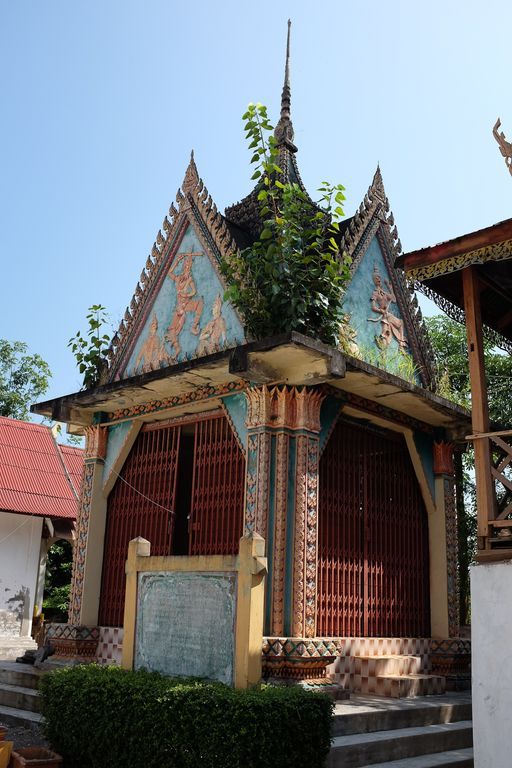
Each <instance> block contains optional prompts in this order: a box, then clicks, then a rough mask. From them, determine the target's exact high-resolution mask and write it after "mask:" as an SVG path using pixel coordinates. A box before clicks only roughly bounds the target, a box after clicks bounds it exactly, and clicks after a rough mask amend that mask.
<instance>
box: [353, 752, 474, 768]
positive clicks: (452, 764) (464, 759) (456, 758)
mask: <svg viewBox="0 0 512 768" xmlns="http://www.w3.org/2000/svg"><path fill="white" fill-rule="evenodd" d="M472 766H473V750H472V749H456V750H451V751H449V752H437V753H436V754H433V755H419V756H418V757H406V758H405V759H404V760H391V762H387V763H373V764H372V765H371V768H472ZM363 768H370V766H363Z"/></svg>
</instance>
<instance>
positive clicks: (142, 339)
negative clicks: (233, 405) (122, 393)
mask: <svg viewBox="0 0 512 768" xmlns="http://www.w3.org/2000/svg"><path fill="white" fill-rule="evenodd" d="M223 296H224V287H223V285H222V284H221V281H220V279H219V277H218V275H217V273H216V271H215V269H214V267H213V264H212V263H211V261H210V259H209V257H208V256H207V255H206V254H205V253H204V251H203V249H202V247H201V244H200V242H199V238H198V237H197V235H196V233H195V231H194V229H193V228H192V227H191V226H189V227H188V229H187V231H186V232H185V235H184V236H183V239H182V241H181V243H180V247H179V249H178V251H177V253H176V254H175V256H174V258H173V260H172V263H171V265H170V267H169V269H168V272H167V275H166V277H165V279H164V282H163V284H162V287H161V289H160V292H159V294H158V296H157V297H156V299H155V302H154V304H153V307H152V309H151V312H150V313H149V316H148V318H147V320H146V323H145V325H144V327H143V329H142V331H141V333H140V335H139V338H138V339H137V342H136V344H135V347H134V349H133V351H132V354H131V357H130V360H129V361H128V364H127V366H126V369H125V375H127V376H133V375H135V374H137V373H143V372H144V371H148V370H151V369H153V368H155V367H158V366H159V365H171V364H173V363H179V362H181V361H183V360H187V359H190V358H193V357H201V356H202V355H207V354H210V353H211V352H215V351H216V350H218V349H222V348H225V347H230V346H236V344H239V343H242V342H243V340H244V330H243V327H242V324H241V323H240V320H239V319H238V316H237V315H236V313H235V310H234V309H233V307H232V306H231V305H230V304H228V303H227V302H224V301H223Z"/></svg>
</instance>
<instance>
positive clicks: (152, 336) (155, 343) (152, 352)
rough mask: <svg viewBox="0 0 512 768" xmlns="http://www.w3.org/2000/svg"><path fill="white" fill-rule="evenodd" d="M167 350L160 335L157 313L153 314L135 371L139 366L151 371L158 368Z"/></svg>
mask: <svg viewBox="0 0 512 768" xmlns="http://www.w3.org/2000/svg"><path fill="white" fill-rule="evenodd" d="M166 356H167V355H166V352H165V349H164V345H163V344H162V341H161V339H160V338H159V336H158V320H157V319H156V315H153V319H152V320H151V325H150V327H149V334H148V336H147V338H146V339H145V340H144V343H143V344H142V346H141V348H140V350H139V354H138V355H137V359H136V360H135V367H134V371H135V372H137V371H138V370H139V367H141V371H142V372H143V373H145V372H146V371H151V370H153V369H154V368H156V367H157V366H158V365H159V364H160V361H161V360H162V359H163V358H164V357H166Z"/></svg>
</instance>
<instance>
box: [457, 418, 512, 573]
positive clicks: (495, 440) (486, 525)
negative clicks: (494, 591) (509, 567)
mask: <svg viewBox="0 0 512 768" xmlns="http://www.w3.org/2000/svg"><path fill="white" fill-rule="evenodd" d="M468 440H471V441H473V443H474V444H475V447H476V443H477V441H478V442H479V443H480V448H482V443H483V446H486V448H485V450H479V451H478V450H475V475H476V483H477V499H478V552H477V559H479V560H501V559H503V560H504V559H510V558H512V430H510V429H509V430H504V431H501V432H485V433H480V434H474V435H469V436H468Z"/></svg>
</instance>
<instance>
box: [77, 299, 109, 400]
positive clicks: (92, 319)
mask: <svg viewBox="0 0 512 768" xmlns="http://www.w3.org/2000/svg"><path fill="white" fill-rule="evenodd" d="M86 320H87V322H88V326H89V327H88V329H87V331H86V334H85V336H84V335H83V334H82V333H81V331H77V332H76V334H75V335H74V336H72V337H71V338H70V340H69V342H68V347H71V351H72V353H73V355H74V357H75V360H76V362H77V365H78V370H79V371H80V373H82V374H83V377H84V388H85V389H88V388H89V387H94V386H96V385H97V384H98V383H99V381H100V378H101V374H102V373H103V371H104V370H105V367H106V365H107V360H106V356H105V352H106V349H107V347H108V345H109V343H110V336H109V334H108V333H102V331H103V329H104V326H105V325H106V324H107V314H106V309H105V307H103V306H102V305H101V304H93V305H92V306H91V307H89V308H88V314H87V315H86Z"/></svg>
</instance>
